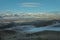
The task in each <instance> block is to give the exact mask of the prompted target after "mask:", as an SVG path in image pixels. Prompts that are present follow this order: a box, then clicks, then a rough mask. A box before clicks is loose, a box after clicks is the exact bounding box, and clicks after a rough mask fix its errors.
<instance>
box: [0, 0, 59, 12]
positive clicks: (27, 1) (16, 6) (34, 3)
mask: <svg viewBox="0 0 60 40" xmlns="http://www.w3.org/2000/svg"><path fill="white" fill-rule="evenodd" d="M5 11H11V12H12V13H15V12H17V13H19V12H21V13H22V12H23V13H25V12H29V13H31V12H36V13H37V12H60V0H0V12H5Z"/></svg>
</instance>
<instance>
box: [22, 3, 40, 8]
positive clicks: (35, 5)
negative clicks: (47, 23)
mask: <svg viewBox="0 0 60 40" xmlns="http://www.w3.org/2000/svg"><path fill="white" fill-rule="evenodd" d="M21 6H22V7H40V3H21Z"/></svg>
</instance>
